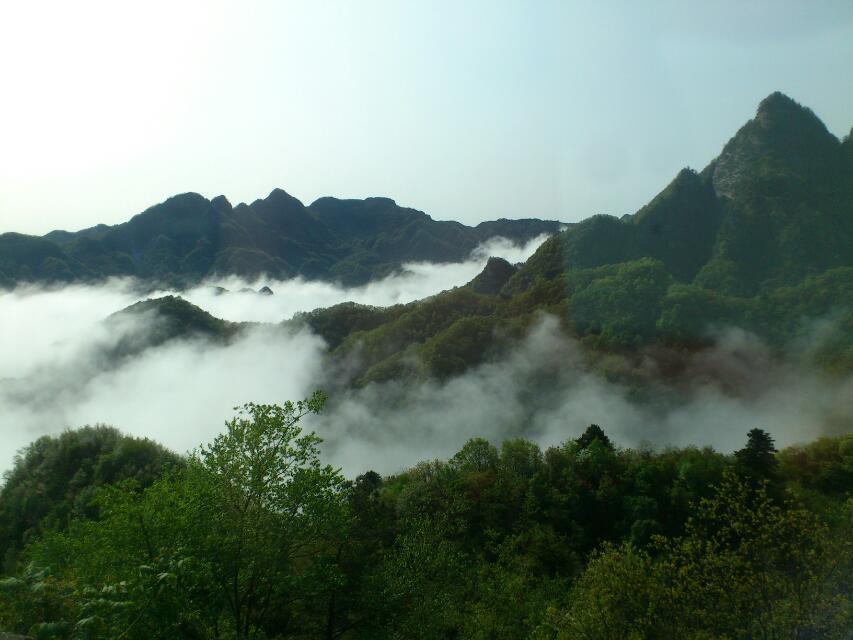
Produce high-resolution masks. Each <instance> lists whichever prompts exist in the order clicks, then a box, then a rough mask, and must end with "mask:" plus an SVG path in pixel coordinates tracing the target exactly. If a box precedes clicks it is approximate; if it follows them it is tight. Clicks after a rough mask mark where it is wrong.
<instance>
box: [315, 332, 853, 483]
mask: <svg viewBox="0 0 853 640" xmlns="http://www.w3.org/2000/svg"><path fill="white" fill-rule="evenodd" d="M759 365H760V366H761V368H757V367H758V366H759ZM712 367H716V368H717V369H718V370H720V371H725V372H726V373H728V372H731V371H734V370H741V371H749V372H750V374H751V376H752V378H753V383H752V384H751V385H750V386H748V387H746V388H744V389H742V391H743V393H742V394H740V395H737V394H733V393H731V390H729V389H727V388H726V387H727V385H725V384H723V383H722V381H723V380H724V378H723V377H717V376H712V375H710V374H709V373H708V372H709V371H710V370H711V368H712ZM851 415H853V377H847V378H844V379H834V378H826V377H824V376H822V375H820V374H818V373H816V372H810V371H808V370H803V369H802V368H800V367H795V366H792V365H788V364H783V363H780V362H774V361H772V360H771V359H769V356H768V351H767V349H766V348H765V347H764V346H763V345H762V344H761V342H760V341H759V340H758V339H757V338H755V337H754V336H749V335H748V334H744V333H743V332H741V331H737V330H735V331H732V332H730V333H727V334H725V335H723V336H721V338H720V340H719V342H718V344H717V345H716V346H715V347H714V348H713V349H709V350H707V351H705V352H702V353H700V354H698V355H697V356H696V357H695V358H694V360H693V361H692V362H691V363H690V364H689V366H688V370H687V371H686V372H685V374H684V380H683V384H682V386H681V387H680V388H678V389H674V390H673V389H669V390H668V391H667V392H663V393H662V395H661V398H659V399H657V401H652V402H641V401H638V400H637V399H635V398H634V397H633V394H632V392H631V389H629V388H628V387H627V386H625V385H623V384H618V383H613V382H609V381H608V380H607V379H606V378H605V377H604V376H602V375H599V374H597V373H593V372H590V371H589V369H588V366H587V364H586V361H585V358H584V357H583V354H582V351H581V349H580V346H579V345H578V344H577V342H576V341H575V340H572V339H570V338H568V337H566V336H565V335H564V334H563V333H562V332H561V331H560V330H559V328H558V322H557V319H556V318H554V317H552V316H543V317H542V318H541V320H540V321H539V323H537V324H536V325H535V326H534V327H533V329H532V330H531V332H530V333H529V335H528V336H527V337H526V338H525V339H524V340H522V341H521V342H520V343H519V344H518V345H517V347H516V348H515V349H512V350H510V351H509V352H508V353H507V354H505V355H504V356H503V357H501V358H500V359H498V360H496V361H493V362H489V363H486V364H483V365H480V366H478V367H476V368H474V369H472V370H470V371H469V372H467V373H466V374H465V375H462V376H460V377H457V378H453V379H451V380H449V381H447V382H444V383H438V382H434V381H430V382H424V383H422V384H419V385H417V386H415V387H414V388H412V387H403V386H401V385H399V384H397V383H385V384H381V385H371V386H369V387H367V388H365V389H361V390H355V391H350V392H347V393H346V394H344V396H343V397H341V398H339V399H338V400H337V402H336V403H335V404H334V406H333V407H332V409H331V411H330V412H329V413H328V414H326V415H324V416H321V417H320V419H319V420H318V423H319V431H320V433H321V434H322V435H323V436H324V437H325V438H326V448H327V453H328V455H329V457H330V459H331V461H332V462H333V463H334V464H338V465H341V466H343V467H344V468H345V469H348V470H351V471H353V472H355V471H358V470H363V469H365V468H368V467H370V468H374V469H376V470H378V471H380V472H394V471H398V470H400V469H402V468H405V467H406V466H410V465H412V464H414V463H416V462H418V461H420V460H424V459H430V458H447V457H449V456H451V455H453V454H454V453H455V452H456V451H458V450H459V449H460V448H461V446H462V445H463V444H464V443H465V441H466V440H468V439H469V438H472V437H475V436H479V437H486V438H488V439H489V440H491V441H492V442H493V443H495V444H498V445H499V444H500V442H501V441H502V440H504V439H506V438H511V437H515V436H520V435H521V436H525V437H528V438H531V439H533V440H535V441H537V442H539V443H540V444H541V445H542V446H551V445H557V444H559V443H561V442H564V441H565V440H567V439H569V438H577V437H578V436H579V435H580V434H581V433H582V432H583V430H584V429H585V428H586V427H587V426H588V425H589V424H591V423H596V424H599V425H601V426H603V427H604V429H605V431H606V432H607V433H608V434H609V435H610V436H611V438H612V439H613V440H614V441H615V442H616V443H617V444H618V445H620V446H638V445H641V444H644V443H652V444H654V445H656V446H688V445H697V446H705V445H708V446H713V447H715V448H716V449H718V450H720V451H732V450H734V449H736V448H740V447H741V446H743V444H744V442H745V440H746V433H747V432H748V431H749V430H750V429H752V428H754V427H760V428H764V429H766V430H768V431H770V432H771V434H772V435H773V436H774V437H775V438H776V441H777V445H779V446H786V445H790V444H793V443H796V442H802V441H804V440H808V439H811V438H814V437H816V436H817V435H820V434H824V433H828V432H841V431H844V430H849V429H850V428H851V427H853V425H851V423H850V418H849V416H851Z"/></svg>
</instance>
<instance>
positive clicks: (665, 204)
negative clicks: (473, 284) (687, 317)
mask: <svg viewBox="0 0 853 640" xmlns="http://www.w3.org/2000/svg"><path fill="white" fill-rule="evenodd" d="M851 146H853V145H852V144H851V141H850V138H849V137H848V138H847V139H845V141H844V142H843V143H842V142H840V141H839V140H838V139H837V138H836V137H835V136H833V135H832V134H831V133H830V132H829V131H827V129H826V127H825V126H824V125H823V123H822V122H821V121H820V120H819V119H818V118H817V116H815V115H814V113H812V112H811V111H810V110H809V109H807V108H805V107H802V106H800V105H799V104H797V103H796V102H794V101H793V100H791V99H790V98H788V97H787V96H784V95H782V94H781V93H774V94H772V95H770V96H768V97H767V98H765V99H764V100H763V101H762V102H761V104H760V105H759V107H758V112H757V113H756V116H755V118H753V119H752V120H750V121H749V122H748V123H747V124H746V125H744V126H743V127H742V128H741V129H740V130H739V131H738V132H737V134H735V136H734V137H733V138H732V139H731V140H729V142H728V143H727V144H726V145H725V147H724V148H723V151H722V153H721V154H720V155H719V156H718V157H717V158H716V159H715V160H713V161H712V162H711V163H710V164H709V165H708V166H707V167H706V168H705V169H704V170H703V171H702V172H700V173H697V172H695V171H692V170H690V169H684V170H682V171H681V172H680V173H679V174H678V175H677V176H676V177H675V179H674V180H673V181H672V183H670V184H669V185H668V186H667V187H666V188H665V189H664V190H663V191H662V192H661V193H660V194H658V195H657V196H656V197H655V198H654V199H653V200H652V201H651V202H650V203H649V204H647V205H646V206H645V207H643V208H641V209H640V210H639V211H637V212H636V213H635V214H634V215H631V216H625V217H623V218H615V217H613V216H605V215H600V216H594V217H592V218H589V219H587V220H585V221H583V222H581V223H579V224H577V225H574V226H573V227H572V228H570V229H568V230H567V231H566V232H565V233H562V234H561V235H560V236H557V237H554V238H552V239H551V240H550V241H549V242H546V243H545V244H544V245H543V246H542V247H541V248H540V250H539V251H538V252H537V254H536V255H534V256H533V257H532V258H531V260H529V261H528V263H527V264H526V265H525V267H524V268H523V269H521V271H520V272H519V273H518V274H517V275H516V276H515V277H514V278H513V281H512V282H510V283H509V284H508V285H507V289H506V292H507V293H517V292H520V291H523V290H525V289H526V288H527V287H528V286H530V284H531V283H532V282H533V281H535V280H536V278H539V277H544V278H551V277H554V276H555V275H556V274H558V273H561V272H564V271H571V270H574V269H586V268H592V267H600V266H604V265H608V264H616V263H620V262H626V261H630V260H637V259H639V258H643V257H650V258H654V259H656V260H659V261H661V262H662V263H663V264H664V266H665V268H666V270H667V271H668V272H669V273H670V274H671V275H672V276H673V278H675V280H676V281H677V282H682V283H691V282H693V283H696V284H697V285H700V286H701V287H703V288H706V289H711V290H715V291H719V292H722V293H727V294H734V295H754V294H756V293H758V292H760V291H762V290H766V289H767V288H773V287H777V286H785V285H793V284H796V283H797V282H799V281H800V280H801V279H802V278H804V277H806V276H808V275H816V274H819V273H821V272H823V271H826V270H827V269H831V268H834V267H841V266H850V265H851V263H853V260H851V253H853V252H851V250H850V248H851V247H853V164H851Z"/></svg>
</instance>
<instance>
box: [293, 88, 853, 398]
mask: <svg viewBox="0 0 853 640" xmlns="http://www.w3.org/2000/svg"><path fill="white" fill-rule="evenodd" d="M851 248H853V142H851V139H850V137H848V138H846V139H845V140H844V141H843V142H842V141H839V140H838V139H837V138H835V137H834V136H833V135H832V134H831V133H829V132H828V131H827V129H826V127H825V126H824V125H823V123H822V122H821V121H820V120H819V119H818V118H817V116H815V115H814V114H813V113H812V112H811V111H810V110H809V109H807V108H805V107H802V106H800V105H799V104H797V103H796V102H794V101H793V100H791V99H790V98H788V97H786V96H784V95H782V94H780V93H774V94H773V95H771V96H769V97H768V98H766V99H765V100H763V101H762V102H761V104H760V105H759V107H758V111H757V113H756V116H755V118H753V119H752V120H750V121H749V122H748V123H747V124H746V125H744V126H743V127H742V128H741V129H740V130H739V131H738V132H737V133H736V134H735V136H734V137H733V138H732V139H731V140H729V142H728V143H727V144H726V145H725V147H724V148H723V150H722V152H721V154H720V155H719V157H718V158H716V159H715V160H713V161H712V162H711V163H710V164H709V165H708V166H707V167H706V168H705V169H704V170H703V171H701V172H696V171H693V170H690V169H684V170H682V171H681V172H679V173H678V175H677V176H676V177H675V178H674V179H673V181H672V182H671V183H670V184H669V185H667V186H666V187H665V188H664V189H663V190H662V191H661V192H660V193H659V194H658V195H657V196H656V197H655V198H653V199H652V200H651V202H649V203H648V204H647V205H645V206H644V207H642V208H640V209H639V210H638V211H637V212H636V213H634V214H633V215H628V216H623V217H622V218H616V217H613V216H607V215H597V216H593V217H591V218H588V219H586V220H584V221H582V222H580V223H577V224H575V225H572V226H571V227H569V228H567V229H566V230H564V231H563V232H561V233H560V234H558V235H555V236H553V237H552V238H550V239H549V240H547V241H546V242H545V243H543V245H542V246H541V247H540V248H539V249H538V250H537V251H536V253H535V254H534V255H533V256H531V257H530V259H529V260H527V262H526V263H524V264H523V265H521V267H520V268H518V269H515V268H513V267H512V266H511V265H508V264H505V263H504V264H502V263H501V262H499V261H490V262H489V264H488V265H487V267H486V269H485V270H484V271H483V273H482V274H480V275H479V276H477V278H475V279H474V280H473V281H472V282H471V283H469V285H467V286H466V287H462V288H457V289H454V290H452V291H448V292H444V293H442V294H439V295H437V296H433V297H432V298H429V299H427V300H424V301H421V302H418V303H412V304H410V305H405V306H400V307H394V308H391V309H388V310H368V309H367V308H361V307H357V306H352V307H348V308H344V307H341V306H339V307H337V308H334V309H332V310H317V311H315V312H313V313H311V314H303V315H302V316H300V317H299V318H298V320H300V321H303V322H306V323H307V324H309V325H310V326H311V327H312V329H313V330H314V331H316V332H318V333H320V334H321V335H324V336H326V337H327V340H329V343H330V345H331V346H332V347H333V348H334V351H333V356H334V357H335V358H337V359H339V360H341V361H344V360H347V361H352V362H357V363H358V366H357V367H356V368H355V369H354V370H353V369H352V367H350V368H349V369H348V370H347V371H348V373H349V374H350V375H352V376H353V380H354V383H355V384H356V385H362V384H367V383H369V382H374V381H383V380H391V379H405V378H406V377H411V376H416V377H419V376H431V375H438V376H442V375H452V374H454V373H457V372H460V371H462V370H464V369H465V367H467V366H470V365H471V364H476V363H478V362H480V361H482V360H483V359H486V358H488V357H489V356H490V354H493V353H495V352H496V351H497V350H500V348H501V345H504V344H507V343H508V341H511V340H512V339H513V337H517V336H519V335H520V333H521V331H522V330H523V329H524V328H526V327H528V326H530V324H531V323H532V322H533V321H534V318H535V317H536V314H538V313H539V312H541V311H546V312H548V313H551V314H553V315H556V316H558V317H559V318H560V320H561V323H562V326H563V328H564V329H565V331H566V332H567V333H568V334H569V335H572V336H574V337H576V338H578V339H580V340H581V342H582V344H583V345H585V346H586V347H588V348H589V349H590V351H591V352H592V353H602V354H603V353H612V352H618V353H620V354H621V355H625V354H635V356H636V358H638V359H639V360H640V361H642V360H643V359H644V358H645V359H649V358H651V359H652V360H656V362H657V365H658V370H660V371H668V372H669V374H670V375H672V376H677V375H678V374H679V372H680V371H682V370H683V368H684V362H683V360H684V358H683V357H682V356H684V354H689V353H691V352H694V351H695V350H697V349H702V348H704V347H708V346H710V345H711V344H712V343H713V341H714V332H715V331H716V330H717V329H719V328H720V327H731V326H735V327H740V328H742V329H746V330H748V331H750V332H752V333H754V334H756V335H758V336H760V337H761V338H762V339H763V340H764V341H765V342H767V343H768V344H769V345H770V347H771V349H774V350H775V351H776V353H777V354H779V355H780V356H785V355H786V354H787V352H788V351H789V350H791V349H792V347H793V346H794V345H796V349H797V350H798V354H799V355H800V356H805V357H807V358H811V359H812V360H813V361H815V362H816V363H818V364H819V365H820V366H821V367H823V368H824V369H826V370H831V371H841V372H847V371H851V370H853V250H851ZM348 315H352V316H354V317H356V318H359V319H360V320H362V321H361V322H357V323H356V322H352V320H351V319H350V318H349V317H348ZM365 317H369V318H370V322H363V319H364V318H365ZM818 321H820V322H818ZM329 336H332V339H329ZM806 344H807V345H808V347H805V346H804V345H806ZM650 347H654V349H655V351H654V355H650V352H649V348H650ZM803 349H806V351H807V352H808V353H806V354H803V353H802V351H803ZM356 354H357V356H358V357H357V358H354V357H352V356H353V355H356ZM640 361H638V363H637V368H638V370H639V369H641V368H642V367H643V366H646V367H647V365H648V362H645V364H644V363H643V362H640ZM679 363H680V364H679Z"/></svg>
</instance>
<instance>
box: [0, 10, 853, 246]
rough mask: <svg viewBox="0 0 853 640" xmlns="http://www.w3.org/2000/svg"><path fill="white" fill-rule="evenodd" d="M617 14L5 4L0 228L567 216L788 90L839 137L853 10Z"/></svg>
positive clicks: (696, 156)
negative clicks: (340, 206) (362, 216)
mask: <svg viewBox="0 0 853 640" xmlns="http://www.w3.org/2000/svg"><path fill="white" fill-rule="evenodd" d="M604 4H605V3H581V2H572V3H569V2H537V3H528V2H485V1H484V2H473V1H472V2H465V3H458V2H436V1H429V2H426V1H423V2H406V3H400V2H390V1H389V2H378V1H372V2H359V3H351V2H344V1H338V2H322V3H314V2H260V1H258V2H229V1H221V0H206V1H204V2H196V1H185V2H180V3H176V2H163V1H151V2H145V3H118V2H106V1H81V2H74V3H68V2H59V1H57V2H44V1H41V2H39V1H32V2H11V1H9V2H4V3H3V5H2V10H0V78H2V87H3V96H4V98H3V100H2V104H0V140H2V147H3V153H2V154H0V230H2V231H20V232H26V233H44V232H47V231H49V230H51V229H54V228H66V229H77V228H82V227H86V226H90V225H93V224H96V223H99V222H106V223H117V222H121V221H124V220H126V219H128V218H129V217H130V216H131V215H133V214H135V213H138V212H140V211H142V210H143V209H145V208H146V207H148V206H150V205H152V204H155V203H157V202H160V201H162V200H164V199H165V198H166V197H168V196H170V195H173V194H175V193H181V192H186V191H198V192H200V193H202V194H204V195H206V196H208V197H212V196H215V195H217V194H220V193H223V194H225V195H227V196H228V197H229V199H231V201H232V202H238V201H251V200H254V199H255V198H258V197H263V196H265V195H266V194H267V193H269V191H270V190H271V189H272V188H273V187H276V186H280V187H282V188H284V189H286V190H287V191H288V192H290V193H292V194H293V195H295V196H296V197H298V198H300V199H302V200H303V201H306V202H310V201H312V200H313V199H315V198H316V197H318V196H321V195H335V196H338V197H365V196H370V195H387V196H390V197H393V198H395V199H396V200H397V201H398V202H399V203H401V204H403V205H407V206H413V207H416V208H419V209H422V210H425V211H426V212H428V213H429V214H431V215H432V216H433V217H435V218H439V219H456V220H459V221H462V222H466V223H475V222H478V221H480V220H483V219H487V218H497V217H523V216H538V217H545V218H552V219H554V218H556V219H561V220H565V221H572V220H578V219H581V218H584V217H586V216H588V215H591V214H594V213H612V214H622V213H627V212H632V211H634V210H636V209H637V208H638V207H639V206H640V205H642V204H643V203H645V202H646V201H648V199H649V198H650V197H651V196H652V195H654V193H655V192H656V191H657V190H658V189H659V188H660V185H662V184H666V183H667V182H668V181H669V180H670V179H671V178H672V176H674V175H675V173H676V172H677V171H678V169H679V168H681V167H683V166H685V165H691V166H694V167H702V166H704V165H705V164H706V163H707V162H708V161H709V160H710V159H711V158H712V157H714V155H715V154H716V153H717V152H718V151H719V150H720V147H721V141H724V140H726V139H727V138H728V137H729V136H731V135H732V134H733V133H734V131H736V130H737V128H738V127H739V126H740V125H741V124H742V123H743V122H745V121H746V120H747V119H748V118H749V117H751V115H752V113H753V111H754V108H755V105H756V104H757V103H758V102H759V101H760V100H761V99H762V98H763V97H764V96H766V95H768V94H769V93H771V92H772V91H774V90H781V91H783V92H785V93H787V94H788V95H791V96H792V97H794V98H795V99H797V100H798V101H800V102H802V103H803V104H807V105H809V106H811V107H812V108H813V109H814V110H815V111H816V113H817V114H818V115H819V116H820V117H821V118H822V119H823V120H824V121H825V122H826V123H827V126H828V127H829V128H830V130H831V131H833V132H834V133H835V134H836V135H839V136H842V135H844V134H846V133H847V129H846V127H847V126H848V125H849V115H850V113H851V112H853V84H851V83H850V82H849V81H847V79H848V78H850V77H851V75H853V64H851V63H853V4H851V3H850V2H847V1H844V0H839V1H827V2H818V3H799V2H719V3H690V4H687V3H679V2H655V3H629V2H624V3H607V6H604ZM723 96H724V97H725V98H724V99H723Z"/></svg>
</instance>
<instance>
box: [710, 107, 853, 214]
mask: <svg viewBox="0 0 853 640" xmlns="http://www.w3.org/2000/svg"><path fill="white" fill-rule="evenodd" d="M838 145H839V142H838V139H837V138H836V137H835V136H834V135H832V134H831V133H830V132H829V131H828V130H827V128H826V125H824V124H823V122H821V120H820V118H818V117H817V116H816V115H815V114H814V112H813V111H812V110H811V109H809V108H807V107H804V106H802V105H801V104H799V103H797V102H796V101H794V100H792V99H791V98H789V97H788V96H786V95H785V94H783V93H780V92H778V91H777V92H775V93H772V94H770V95H769V96H767V97H766V98H765V99H764V100H762V101H761V103H760V104H759V105H758V111H757V112H756V114H755V117H754V118H753V119H752V120H750V121H749V122H747V123H746V124H745V125H744V126H742V127H741V128H740V130H739V131H738V132H737V133H736V134H735V136H734V137H733V138H732V139H731V140H729V141H728V143H727V144H726V146H725V147H724V148H723V151H722V153H721V154H720V156H719V157H718V158H717V159H716V160H714V162H713V163H712V166H711V167H709V169H708V170H709V171H711V172H712V179H713V184H714V190H715V191H716V192H717V194H718V195H721V196H726V197H729V198H737V197H738V194H739V193H740V192H741V189H742V188H743V187H744V186H745V185H746V184H748V183H752V182H754V181H756V180H763V179H766V178H767V176H771V175H773V176H777V177H779V178H781V177H784V176H787V177H793V176H796V177H797V178H798V179H801V180H812V179H815V178H817V177H819V176H820V175H821V174H823V173H824V172H825V171H826V170H827V163H828V162H831V160H832V158H833V157H834V155H835V152H836V151H837V148H838Z"/></svg>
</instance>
